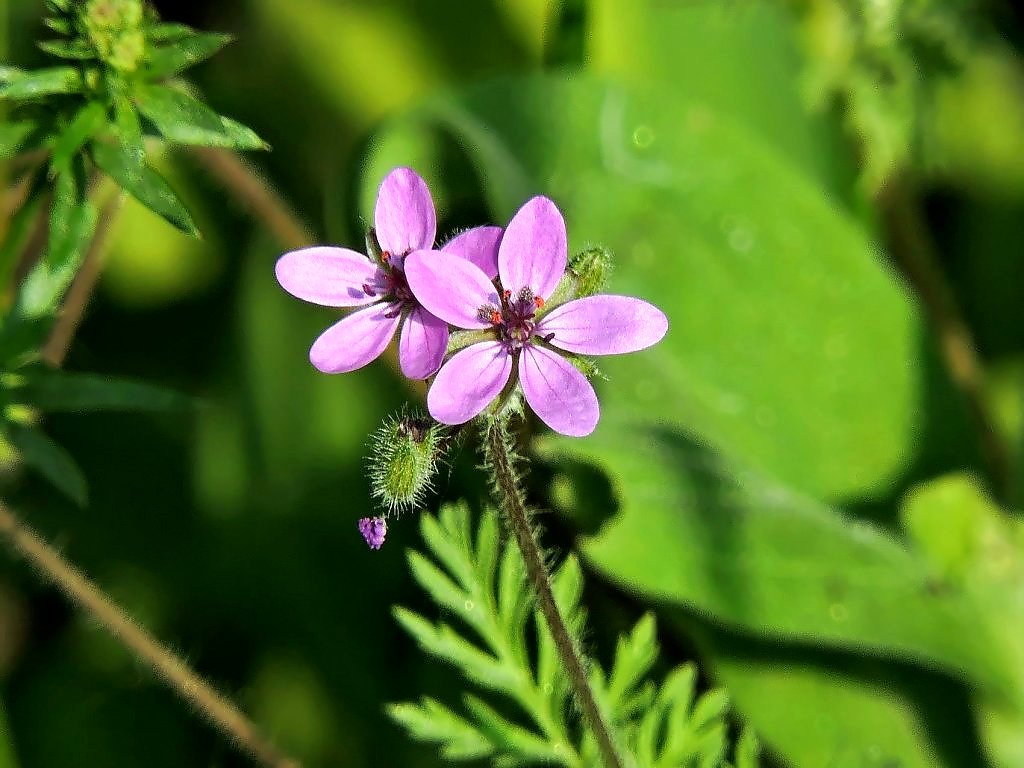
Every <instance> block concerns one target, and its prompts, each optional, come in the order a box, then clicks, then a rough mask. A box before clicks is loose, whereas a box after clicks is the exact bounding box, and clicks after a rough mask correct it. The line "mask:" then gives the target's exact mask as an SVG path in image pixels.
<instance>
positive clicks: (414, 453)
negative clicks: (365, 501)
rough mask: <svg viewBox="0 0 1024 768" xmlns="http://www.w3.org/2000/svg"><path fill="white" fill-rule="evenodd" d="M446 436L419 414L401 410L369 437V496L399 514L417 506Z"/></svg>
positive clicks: (437, 425)
mask: <svg viewBox="0 0 1024 768" xmlns="http://www.w3.org/2000/svg"><path fill="white" fill-rule="evenodd" d="M446 436H447V435H446V429H445V427H443V426H442V425H440V424H438V423H437V422H435V421H434V420H433V419H431V418H430V417H429V416H426V415H425V414H422V413H419V412H408V411H403V412H402V413H400V414H399V415H398V416H391V417H389V418H388V419H387V420H386V421H385V422H384V423H383V424H382V425H381V427H380V428H379V429H378V430H377V431H376V432H375V433H374V435H373V437H372V438H371V445H370V458H369V464H370V466H369V475H370V482H371V487H372V491H373V496H374V498H376V499H377V500H378V501H379V502H380V504H381V506H383V507H385V508H386V509H387V510H388V511H389V512H401V511H404V510H406V509H412V508H414V507H416V506H418V505H419V504H420V502H421V501H422V499H423V495H424V494H425V493H426V492H427V491H429V490H430V488H431V482H432V480H433V478H434V472H435V471H436V470H437V462H438V460H439V459H440V457H441V454H442V453H443V451H444V447H445V442H446Z"/></svg>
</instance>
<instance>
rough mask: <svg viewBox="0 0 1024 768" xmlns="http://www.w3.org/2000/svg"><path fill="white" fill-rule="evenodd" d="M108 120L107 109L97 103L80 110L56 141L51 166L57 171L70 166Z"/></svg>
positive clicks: (94, 102)
mask: <svg viewBox="0 0 1024 768" xmlns="http://www.w3.org/2000/svg"><path fill="white" fill-rule="evenodd" d="M106 119H107V109H106V107H104V106H103V105H102V104H101V103H99V102H97V101H90V102H89V103H88V104H86V105H85V106H83V107H82V108H81V109H80V110H78V112H77V114H76V115H75V116H74V118H72V120H71V122H70V123H69V124H68V125H67V126H66V127H65V128H64V129H63V130H62V131H61V132H60V134H59V135H58V136H57V137H56V138H55V139H54V142H53V154H52V155H51V157H50V166H51V167H52V168H53V169H55V170H57V171H59V170H61V169H62V168H65V167H66V166H68V165H69V164H70V163H71V158H72V157H73V156H74V155H75V154H76V153H77V152H78V151H79V150H80V149H81V148H82V147H83V146H85V143H86V142H87V141H89V140H90V139H91V138H93V136H95V135H96V134H97V133H98V132H99V131H100V129H101V128H102V127H103V126H104V124H105V123H106Z"/></svg>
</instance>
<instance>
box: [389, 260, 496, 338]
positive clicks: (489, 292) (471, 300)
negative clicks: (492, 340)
mask: <svg viewBox="0 0 1024 768" xmlns="http://www.w3.org/2000/svg"><path fill="white" fill-rule="evenodd" d="M405 279H406V280H407V281H408V283H409V290H411V291H412V293H413V295H414V296H415V297H416V300H417V301H418V302H419V303H420V304H422V305H423V306H424V307H426V309H427V311H429V312H430V313H431V314H433V315H436V316H437V317H439V318H441V319H442V320H444V321H445V322H448V323H451V324H452V325H454V326H456V327H458V328H489V327H490V325H491V324H490V323H489V322H487V321H485V320H481V319H480V316H479V310H480V307H482V306H484V305H492V306H495V307H497V306H498V291H497V289H496V288H495V287H494V285H493V284H492V283H491V281H490V280H488V279H487V275H485V274H484V273H483V272H482V271H481V269H480V267H478V266H477V265H476V264H474V263H473V262H471V261H467V260H466V259H462V258H459V257H458V256H455V255H453V254H450V253H445V252H444V251H413V252H412V253H410V254H409V256H408V257H407V258H406V260H405Z"/></svg>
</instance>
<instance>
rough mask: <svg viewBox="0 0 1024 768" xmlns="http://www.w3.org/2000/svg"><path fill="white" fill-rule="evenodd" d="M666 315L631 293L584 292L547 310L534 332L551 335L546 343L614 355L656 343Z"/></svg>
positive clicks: (581, 352) (588, 352) (662, 334)
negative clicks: (586, 294)
mask: <svg viewBox="0 0 1024 768" xmlns="http://www.w3.org/2000/svg"><path fill="white" fill-rule="evenodd" d="M667 330H668V318H667V317H666V316H665V313H664V312H662V311H661V310H660V309H658V308H657V307H656V306H654V305H653V304H649V303H648V302H646V301H643V300H642V299H635V298H633V297H632V296H604V295H598V296H588V297H586V298H583V299H576V300H575V301H570V302H568V303H567V304H563V305H561V306H560V307H555V308H554V309H553V310H551V312H550V313H549V314H547V315H545V316H544V318H543V319H542V320H541V321H540V322H539V323H537V329H536V334H537V335H538V336H541V337H547V336H548V335H549V334H552V333H553V334H554V336H553V337H552V338H551V339H550V340H549V343H550V344H552V345H553V346H556V347H558V348H559V349H564V350H566V351H567V352H577V353H580V354H584V355H618V354H622V353H624V352H636V351H637V350H640V349H646V348H647V347H650V346H652V345H654V344H657V343H658V342H659V341H661V340H662V338H663V337H664V336H665V332H666V331H667Z"/></svg>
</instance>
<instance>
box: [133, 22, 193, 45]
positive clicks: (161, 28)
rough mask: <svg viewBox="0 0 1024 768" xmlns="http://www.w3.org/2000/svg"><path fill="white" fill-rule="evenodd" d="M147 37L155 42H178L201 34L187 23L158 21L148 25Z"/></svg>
mask: <svg viewBox="0 0 1024 768" xmlns="http://www.w3.org/2000/svg"><path fill="white" fill-rule="evenodd" d="M145 32H146V39H147V40H149V41H151V42H154V43H168V42H177V41H178V40H182V39H184V38H186V37H193V36H194V35H197V34H199V33H198V32H197V31H196V30H195V29H193V28H192V27H190V26H188V25H187V24H178V23H176V22H157V23H156V24H150V25H149V26H147V27H146V30H145Z"/></svg>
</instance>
